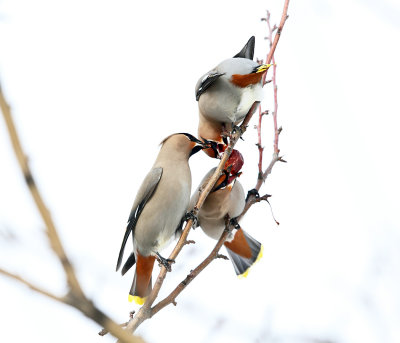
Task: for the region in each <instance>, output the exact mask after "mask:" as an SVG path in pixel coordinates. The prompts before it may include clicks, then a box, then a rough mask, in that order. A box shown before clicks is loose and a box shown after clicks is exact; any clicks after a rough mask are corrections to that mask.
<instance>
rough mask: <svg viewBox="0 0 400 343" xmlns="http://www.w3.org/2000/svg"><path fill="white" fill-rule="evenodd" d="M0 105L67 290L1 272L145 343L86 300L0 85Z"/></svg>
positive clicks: (133, 342)
mask: <svg viewBox="0 0 400 343" xmlns="http://www.w3.org/2000/svg"><path fill="white" fill-rule="evenodd" d="M0 108H1V112H2V113H3V117H4V119H5V122H6V125H7V129H8V133H9V136H10V140H11V144H12V146H13V149H14V153H15V155H16V157H17V160H18V162H19V166H20V168H21V171H22V173H23V175H24V178H25V182H26V184H27V186H28V189H29V191H30V193H31V195H32V197H33V199H34V201H35V204H36V207H37V208H38V210H39V212H40V214H41V216H42V219H43V221H44V223H45V225H46V232H47V236H48V239H49V241H50V245H51V247H52V249H53V251H54V252H55V254H56V256H57V257H58V259H59V260H60V262H61V265H62V266H63V268H64V274H65V276H66V279H67V284H68V288H69V291H68V293H67V294H66V295H65V296H63V297H59V296H56V295H54V294H52V293H50V292H47V291H45V290H43V289H41V288H39V287H37V286H35V285H33V284H32V283H30V282H29V281H27V280H25V279H23V278H21V277H20V276H18V275H15V274H13V273H10V272H8V271H6V270H4V269H0V273H1V274H3V275H6V276H8V277H9V278H12V279H14V280H16V281H18V282H20V283H22V284H24V285H26V286H28V287H29V288H30V289H32V290H34V291H35V292H38V293H40V294H42V295H44V296H46V297H48V298H50V299H53V300H56V301H59V302H61V303H63V304H66V305H70V306H72V307H74V308H76V309H77V310H79V311H80V312H82V313H83V314H84V315H85V316H87V317H88V318H90V319H92V320H93V321H95V322H96V323H98V324H99V325H100V326H102V327H104V328H105V329H106V330H108V331H109V332H110V333H111V334H112V335H113V336H115V337H117V338H119V339H120V341H121V342H124V343H144V341H143V340H142V339H141V338H139V337H136V336H132V335H131V334H129V333H128V332H126V331H125V330H123V329H122V328H121V327H120V326H119V325H118V324H117V323H115V322H114V321H112V320H111V319H110V318H109V317H108V316H107V315H105V314H104V313H103V312H101V311H100V310H99V309H98V308H97V307H96V306H95V305H94V304H93V302H92V301H91V300H90V299H88V298H87V297H86V296H85V294H84V293H83V291H82V288H81V286H80V284H79V281H78V279H77V277H76V275H75V272H74V269H73V266H72V264H71V263H70V261H69V259H68V257H67V255H66V253H65V250H64V248H63V245H62V243H61V240H60V238H59V236H58V233H57V230H56V227H55V225H54V223H53V220H52V218H51V215H50V212H49V210H48V209H47V207H46V205H45V203H44V201H43V198H42V196H41V194H40V192H39V190H38V188H37V186H36V183H35V181H34V178H33V175H32V172H31V170H30V168H29V165H28V160H27V157H26V155H25V153H24V151H23V149H22V146H21V143H20V140H19V137H18V133H17V130H16V128H15V125H14V121H13V118H12V115H11V110H10V106H9V105H8V103H7V101H6V99H5V97H4V94H3V92H2V88H1V85H0Z"/></svg>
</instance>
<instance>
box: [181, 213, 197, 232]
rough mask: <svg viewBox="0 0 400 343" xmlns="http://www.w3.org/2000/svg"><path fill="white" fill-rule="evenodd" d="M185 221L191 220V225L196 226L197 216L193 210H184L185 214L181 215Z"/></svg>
mask: <svg viewBox="0 0 400 343" xmlns="http://www.w3.org/2000/svg"><path fill="white" fill-rule="evenodd" d="M183 218H184V220H185V221H186V222H188V221H189V220H192V227H193V228H195V227H197V216H196V215H195V214H194V212H193V210H191V211H189V212H186V214H185V216H184V217H183Z"/></svg>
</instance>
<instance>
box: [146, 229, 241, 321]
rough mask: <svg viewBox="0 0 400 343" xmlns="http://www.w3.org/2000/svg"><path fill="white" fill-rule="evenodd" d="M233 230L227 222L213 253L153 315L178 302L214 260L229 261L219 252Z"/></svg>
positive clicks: (161, 302) (155, 309)
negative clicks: (190, 284) (179, 297)
mask: <svg viewBox="0 0 400 343" xmlns="http://www.w3.org/2000/svg"><path fill="white" fill-rule="evenodd" d="M232 230H233V226H232V225H230V224H229V222H228V221H227V223H226V228H225V230H224V232H223V233H222V235H221V237H220V238H219V240H218V242H217V244H216V245H215V247H214V249H213V250H212V251H211V253H210V254H209V255H208V256H207V257H206V258H205V259H204V261H203V262H201V263H200V264H199V265H198V266H197V267H196V268H195V269H194V270H192V271H191V272H190V273H189V274H188V275H187V276H186V278H185V279H184V280H183V281H182V282H180V283H179V284H178V286H176V288H175V289H174V290H173V291H172V292H171V293H170V294H169V295H168V296H167V297H165V298H164V299H163V300H161V301H160V302H159V303H158V304H157V305H155V306H154V307H153V308H152V315H154V314H156V313H157V312H159V311H160V310H162V309H163V308H164V307H165V306H167V305H169V304H171V303H174V302H176V298H177V296H178V295H179V294H180V293H181V292H182V291H183V290H184V289H185V288H186V287H187V286H188V285H189V283H191V282H192V281H193V280H194V279H195V278H196V277H197V276H198V275H199V274H200V273H201V272H202V271H203V270H204V268H206V267H207V266H208V265H209V264H210V263H211V262H212V261H213V260H215V259H216V258H224V259H228V258H227V257H226V256H224V255H220V254H218V251H219V250H220V249H221V247H222V245H223V244H224V242H225V240H226V238H227V237H228V235H229V233H230V232H231V231H232Z"/></svg>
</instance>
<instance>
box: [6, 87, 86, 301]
mask: <svg viewBox="0 0 400 343" xmlns="http://www.w3.org/2000/svg"><path fill="white" fill-rule="evenodd" d="M0 107H1V111H2V113H3V117H4V120H5V122H6V125H7V129H8V133H9V135H10V140H11V143H12V146H13V149H14V153H15V156H16V157H17V160H18V162H19V165H20V168H21V170H22V173H23V175H24V178H25V182H26V184H27V186H28V189H29V191H30V193H31V195H32V198H33V200H34V201H35V204H36V207H37V208H38V210H39V212H40V215H41V216H42V219H43V222H44V223H45V224H46V233H47V236H48V237H49V241H50V245H51V247H52V249H53V251H54V252H55V254H56V255H57V256H58V259H59V260H60V262H61V264H62V266H63V268H64V271H65V275H66V277H67V282H68V285H69V287H70V289H71V290H72V291H73V292H74V293H75V294H76V295H78V296H84V295H83V291H82V289H81V287H80V285H79V282H78V279H77V277H76V275H75V272H74V268H73V267H72V264H71V262H70V261H69V259H68V257H67V255H66V253H65V250H64V247H63V245H62V243H61V240H60V238H59V236H58V234H57V230H56V227H55V225H54V222H53V219H52V218H51V215H50V212H49V210H48V209H47V207H46V204H45V203H44V201H43V198H42V196H41V194H40V192H39V189H38V187H37V185H36V182H35V180H34V178H33V175H32V172H31V170H30V168H29V164H28V159H27V157H26V155H25V153H24V151H23V150H22V146H21V143H20V140H19V137H18V134H17V130H16V128H15V125H14V121H13V118H12V116H11V111H10V106H9V105H8V104H7V102H6V99H5V97H4V95H3V91H2V88H1V85H0Z"/></svg>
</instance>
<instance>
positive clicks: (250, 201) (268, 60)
mask: <svg viewBox="0 0 400 343" xmlns="http://www.w3.org/2000/svg"><path fill="white" fill-rule="evenodd" d="M288 7H289V0H285V4H284V7H283V12H282V16H281V21H280V23H279V26H278V27H276V25H274V27H273V28H271V23H270V17H271V16H270V13H269V11H267V15H266V17H265V18H263V19H262V20H263V21H266V23H267V25H268V31H269V32H268V33H269V35H268V40H269V42H270V50H269V52H268V55H267V57H266V63H267V64H269V63H271V62H272V64H273V75H272V84H273V89H274V111H273V113H272V116H273V121H274V152H273V154H272V160H271V162H270V163H269V165H268V167H267V169H266V170H265V171H264V172H262V169H260V166H262V159H263V150H261V116H260V117H259V124H258V144H257V145H258V149H259V162H258V176H257V183H256V186H255V187H254V189H255V190H256V191H259V190H260V188H261V186H262V184H263V183H264V182H265V180H266V179H267V177H268V175H269V174H271V171H272V168H273V167H274V165H275V163H276V162H278V161H281V162H286V161H285V160H283V159H282V158H281V157H280V156H279V147H278V143H279V134H280V133H281V131H282V128H281V127H280V128H278V120H277V114H278V95H277V94H278V87H277V85H276V63H275V56H274V53H275V49H276V46H277V44H278V41H279V38H280V35H281V32H282V29H283V26H284V25H285V22H286V19H287V18H288V15H287V11H288ZM274 31H276V34H275V36H274V39H273V40H272V34H273V32H274ZM266 76H267V73H265V74H264V76H263V84H264V85H265V84H266V83H268V82H266V81H265V78H266ZM260 113H261V109H260ZM255 199H256V198H255V197H254V195H251V196H250V197H249V198H248V200H247V202H246V206H245V208H244V210H243V212H242V214H241V215H240V216H239V218H242V217H243V216H244V215H245V214H246V212H247V211H248V210H249V208H250V207H251V206H252V205H253V204H254V203H255V202H257V201H254V200H255ZM275 221H276V220H275Z"/></svg>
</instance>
